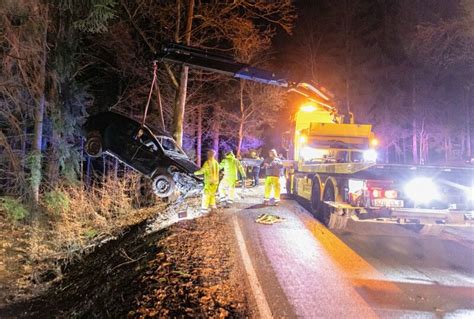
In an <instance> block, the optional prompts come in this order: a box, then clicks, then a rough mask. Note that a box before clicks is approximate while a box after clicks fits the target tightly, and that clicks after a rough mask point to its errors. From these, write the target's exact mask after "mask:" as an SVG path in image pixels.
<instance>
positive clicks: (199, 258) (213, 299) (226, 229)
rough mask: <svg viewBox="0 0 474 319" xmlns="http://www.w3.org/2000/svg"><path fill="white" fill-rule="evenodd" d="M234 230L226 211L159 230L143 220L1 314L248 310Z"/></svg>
mask: <svg viewBox="0 0 474 319" xmlns="http://www.w3.org/2000/svg"><path fill="white" fill-rule="evenodd" d="M233 236H234V234H233V231H232V228H231V226H230V224H229V223H228V222H227V221H226V216H225V215H223V214H222V213H218V214H213V215H210V216H206V217H202V218H199V219H196V220H190V221H183V222H180V223H178V224H175V225H173V226H171V227H169V228H168V229H165V230H162V231H160V232H157V233H154V234H147V233H146V224H145V223H141V224H138V225H135V226H133V227H131V228H129V230H128V231H126V232H124V234H123V235H122V236H121V237H120V238H118V239H116V240H113V241H109V242H107V243H105V244H103V245H102V246H101V247H98V248H97V249H96V250H95V251H94V252H92V253H90V254H88V255H87V256H85V257H84V258H83V259H82V260H80V261H78V262H76V263H74V264H73V265H70V266H69V267H67V268H66V269H65V270H64V277H63V279H62V280H61V281H60V282H58V283H56V284H54V285H52V286H51V288H50V289H48V290H47V291H46V292H45V293H44V294H42V295H40V296H37V297H35V298H32V299H29V300H24V301H21V302H17V303H14V304H11V305H8V306H6V307H4V308H3V309H0V317H1V318H10V317H24V318H54V317H57V318H58V317H59V318H70V317H83V318H106V317H107V318H111V317H113V318H117V317H131V318H145V317H147V318H148V317H221V318H224V317H248V316H250V315H251V313H250V310H249V308H248V302H247V297H246V295H245V291H246V289H245V287H244V285H245V283H244V281H243V280H242V278H243V277H242V274H241V271H240V266H239V264H238V262H236V260H237V258H236V251H235V246H234V240H233Z"/></svg>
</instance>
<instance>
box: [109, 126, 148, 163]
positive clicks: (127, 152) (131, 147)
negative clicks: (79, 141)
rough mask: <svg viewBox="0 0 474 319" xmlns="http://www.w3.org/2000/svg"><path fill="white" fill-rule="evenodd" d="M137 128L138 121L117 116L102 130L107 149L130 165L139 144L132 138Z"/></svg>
mask: <svg viewBox="0 0 474 319" xmlns="http://www.w3.org/2000/svg"><path fill="white" fill-rule="evenodd" d="M138 129H139V124H138V123H136V122H134V121H131V120H124V119H120V118H118V119H115V120H114V121H113V122H111V123H110V124H109V125H108V126H107V128H106V129H105V132H104V142H105V146H106V149H107V151H108V152H109V153H111V154H112V155H114V156H116V157H117V158H119V159H120V160H121V161H123V162H124V163H125V164H127V165H129V166H132V167H133V165H132V159H133V157H134V156H135V154H136V152H137V149H138V147H139V146H140V144H139V143H137V141H136V140H135V139H134V136H135V135H136V133H137V131H138Z"/></svg>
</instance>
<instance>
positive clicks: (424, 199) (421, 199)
mask: <svg viewBox="0 0 474 319" xmlns="http://www.w3.org/2000/svg"><path fill="white" fill-rule="evenodd" d="M404 190H405V194H406V195H407V196H408V197H409V198H410V199H411V200H413V201H414V202H415V203H421V204H428V203H429V202H431V201H433V200H435V199H438V198H439V196H440V195H439V192H438V187H437V186H436V184H435V183H434V182H433V181H432V180H431V179H429V178H426V177H417V178H414V179H412V180H411V181H409V182H408V183H407V184H406V185H405V189H404Z"/></svg>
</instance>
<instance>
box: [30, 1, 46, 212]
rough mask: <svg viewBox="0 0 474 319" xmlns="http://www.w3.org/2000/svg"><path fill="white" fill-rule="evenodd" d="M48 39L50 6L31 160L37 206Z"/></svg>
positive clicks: (34, 197) (40, 174)
mask: <svg viewBox="0 0 474 319" xmlns="http://www.w3.org/2000/svg"><path fill="white" fill-rule="evenodd" d="M47 39H48V6H47V5H46V6H45V13H44V31H43V43H42V45H43V48H42V60H41V68H40V76H39V79H40V83H39V85H38V87H39V90H40V91H39V92H38V100H37V105H36V108H35V112H34V121H35V122H34V129H33V148H32V151H33V153H32V158H31V167H30V169H31V193H32V198H33V201H34V203H35V204H37V203H38V201H39V189H40V185H41V178H42V171H41V162H42V161H41V157H42V152H41V150H42V145H43V120H44V110H45V105H46V96H45V83H46V58H47V54H48V51H47V49H48V48H47Z"/></svg>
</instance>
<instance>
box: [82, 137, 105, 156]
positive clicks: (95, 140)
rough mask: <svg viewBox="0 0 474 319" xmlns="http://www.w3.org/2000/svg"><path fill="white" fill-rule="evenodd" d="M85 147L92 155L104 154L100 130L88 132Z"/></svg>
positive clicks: (88, 153)
mask: <svg viewBox="0 0 474 319" xmlns="http://www.w3.org/2000/svg"><path fill="white" fill-rule="evenodd" d="M84 149H85V151H86V153H87V155H89V156H90V157H100V156H102V137H101V136H100V132H98V131H93V132H90V133H89V134H87V140H86V144H85V146H84Z"/></svg>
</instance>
